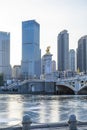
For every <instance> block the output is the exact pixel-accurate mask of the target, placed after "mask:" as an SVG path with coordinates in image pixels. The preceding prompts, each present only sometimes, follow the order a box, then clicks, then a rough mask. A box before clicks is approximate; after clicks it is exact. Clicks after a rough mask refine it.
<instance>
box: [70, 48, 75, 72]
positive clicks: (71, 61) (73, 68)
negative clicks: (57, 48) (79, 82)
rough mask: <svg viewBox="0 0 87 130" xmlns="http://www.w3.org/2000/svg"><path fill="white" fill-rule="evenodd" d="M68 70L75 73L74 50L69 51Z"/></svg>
mask: <svg viewBox="0 0 87 130" xmlns="http://www.w3.org/2000/svg"><path fill="white" fill-rule="evenodd" d="M69 70H71V71H75V50H74V49H70V51H69Z"/></svg>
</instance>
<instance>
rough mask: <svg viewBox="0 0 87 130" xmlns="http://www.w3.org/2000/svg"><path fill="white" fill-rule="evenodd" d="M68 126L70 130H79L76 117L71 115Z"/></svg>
mask: <svg viewBox="0 0 87 130" xmlns="http://www.w3.org/2000/svg"><path fill="white" fill-rule="evenodd" d="M68 124H69V130H77V120H76V116H75V115H70V117H69V121H68Z"/></svg>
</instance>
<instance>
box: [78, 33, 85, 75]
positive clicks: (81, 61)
mask: <svg viewBox="0 0 87 130" xmlns="http://www.w3.org/2000/svg"><path fill="white" fill-rule="evenodd" d="M77 69H79V71H80V72H85V73H87V35H86V36H83V37H81V38H80V39H79V40H78V48H77Z"/></svg>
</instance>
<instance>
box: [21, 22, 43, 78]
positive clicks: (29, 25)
mask: <svg viewBox="0 0 87 130" xmlns="http://www.w3.org/2000/svg"><path fill="white" fill-rule="evenodd" d="M21 70H22V74H23V76H24V77H25V78H33V77H34V76H36V77H37V78H39V77H40V74H41V50H40V25H39V23H37V22H36V21H35V20H29V21H24V22H22V64H21Z"/></svg>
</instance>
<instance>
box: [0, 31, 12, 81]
mask: <svg viewBox="0 0 87 130" xmlns="http://www.w3.org/2000/svg"><path fill="white" fill-rule="evenodd" d="M0 73H1V74H3V76H4V79H5V80H6V79H9V78H10V77H11V66H10V33H8V32H0Z"/></svg>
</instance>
